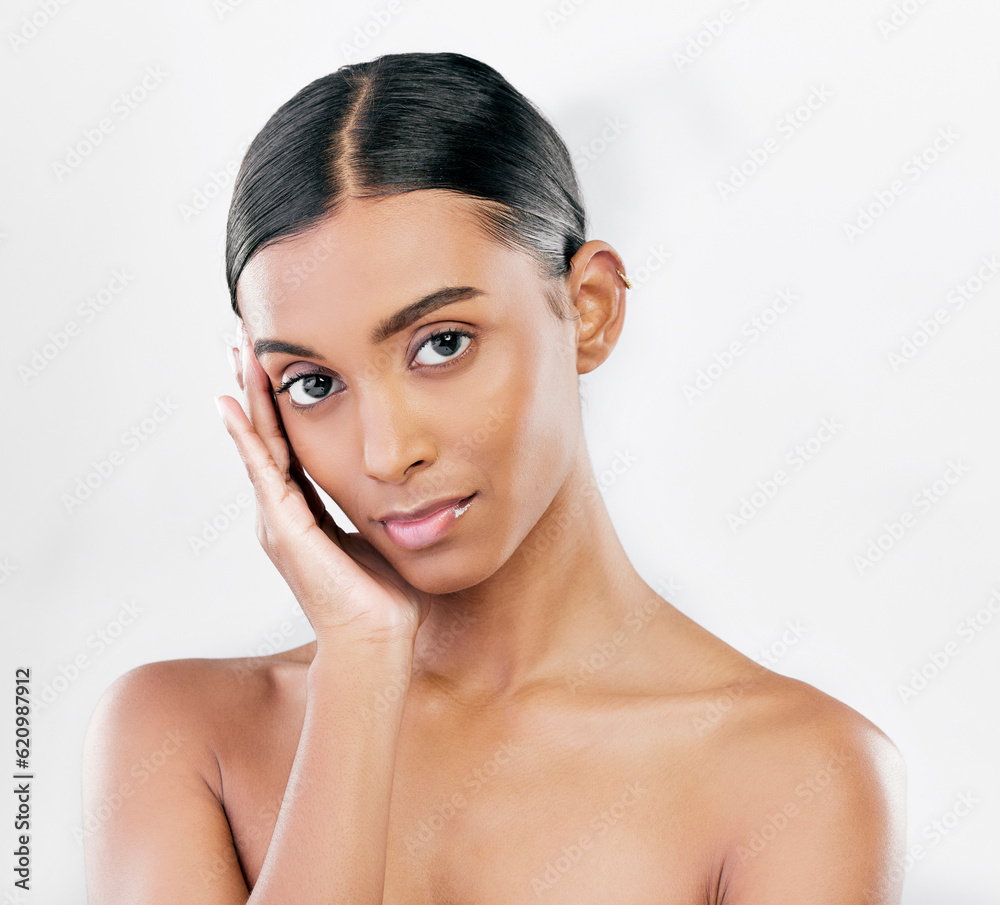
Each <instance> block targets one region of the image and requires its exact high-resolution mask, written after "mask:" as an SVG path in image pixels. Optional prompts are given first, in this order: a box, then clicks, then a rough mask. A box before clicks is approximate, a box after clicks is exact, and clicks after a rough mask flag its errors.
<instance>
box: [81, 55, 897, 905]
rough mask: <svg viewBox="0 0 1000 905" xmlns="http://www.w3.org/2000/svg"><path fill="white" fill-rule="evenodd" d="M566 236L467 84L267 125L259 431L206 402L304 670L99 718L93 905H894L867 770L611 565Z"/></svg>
mask: <svg viewBox="0 0 1000 905" xmlns="http://www.w3.org/2000/svg"><path fill="white" fill-rule="evenodd" d="M585 233H586V221H585V214H584V209H583V205H582V202H581V195H580V190H579V186H578V184H577V181H576V177H575V174H574V172H573V167H572V164H571V162H570V157H569V154H568V153H567V150H566V148H565V146H564V145H563V143H562V141H561V140H560V139H559V137H558V136H557V134H556V133H555V131H554V130H553V128H552V126H551V125H550V124H549V123H548V122H547V120H546V119H545V118H544V117H543V116H542V115H541V114H540V113H539V112H538V111H537V109H536V108H535V107H534V106H532V105H531V104H530V102H528V101H527V100H526V99H525V98H524V97H522V96H521V95H520V94H519V93H518V92H517V91H515V90H514V89H513V88H512V87H511V86H510V85H509V84H508V83H507V82H506V81H505V80H504V79H503V78H502V77H501V76H500V75H499V74H498V73H496V72H495V71H494V70H492V69H491V68H490V67H488V66H486V65H484V64H482V63H479V62H477V61H475V60H472V59H470V58H468V57H465V56H462V55H459V54H450V53H441V54H423V53H413V54H393V55H387V56H383V57H380V58H378V59H376V60H374V61H372V62H369V63H363V64H358V65H354V66H346V67H343V68H342V69H340V70H338V71H337V72H336V73H334V74H332V75H330V76H327V77H325V78H321V79H319V80H317V81H316V82H313V83H312V84H311V85H309V86H307V87H306V88H305V89H303V90H302V91H300V92H299V93H298V94H297V95H296V96H295V97H293V98H292V99H291V100H290V101H288V102H287V103H286V104H285V105H284V106H282V107H281V109H279V110H278V112H277V113H276V114H275V115H274V116H273V117H272V118H271V120H270V121H269V122H268V123H267V124H266V125H265V127H264V128H263V130H262V131H261V133H260V134H259V135H258V136H257V138H256V139H255V140H254V142H253V144H252V145H251V147H250V149H249V150H248V152H247V156H246V159H245V160H244V163H243V167H242V169H241V172H240V174H239V177H238V180H237V183H236V186H235V189H234V197H233V201H232V207H231V210H230V219H229V229H228V243H227V276H228V280H229V287H230V292H231V297H232V304H233V308H234V310H235V311H236V313H237V315H238V317H239V318H240V326H241V346H240V348H239V349H236V350H232V362H233V364H234V367H235V370H236V374H237V380H238V382H239V385H240V387H241V388H242V389H243V391H244V393H245V395H246V400H247V406H248V409H249V419H248V418H247V416H246V415H245V414H244V413H243V409H242V408H241V407H240V405H239V404H238V403H237V401H236V400H235V399H233V398H232V397H228V396H223V397H221V398H219V399H217V403H218V405H219V410H220V413H221V415H222V418H223V421H224V422H225V426H226V428H227V430H228V432H229V433H230V435H231V436H232V438H233V440H234V441H235V443H236V446H237V449H238V450H239V453H240V456H241V457H242V459H243V462H244V464H245V465H246V468H247V472H248V474H249V476H250V480H251V481H252V483H253V486H254V490H255V492H256V497H257V526H258V527H257V532H258V537H259V539H260V542H261V543H262V545H263V546H264V549H265V550H266V551H267V553H268V555H269V556H270V558H271V560H272V561H273V562H274V564H275V566H276V567H277V568H278V569H279V571H280V572H281V574H282V576H283V577H284V578H285V580H286V581H287V583H288V585H289V587H290V588H291V590H292V591H293V592H294V594H295V596H296V599H297V600H298V601H299V603H300V605H301V606H302V609H303V611H304V612H305V614H306V616H307V617H308V618H309V621H310V623H311V624H312V627H313V629H314V630H315V634H316V640H315V641H314V642H312V643H310V644H307V645H304V646H302V647H299V648H296V649H294V650H290V651H286V652H283V653H280V654H276V655H274V656H272V657H264V658H261V659H259V660H254V661H249V660H245V659H231V660H177V661H169V662H161V663H153V664H148V665H146V666H143V667H140V668H138V669H135V670H132V671H131V672H129V673H127V674H126V675H125V676H123V677H122V678H121V679H119V680H118V681H117V682H116V683H115V684H114V685H113V686H112V687H111V689H110V690H109V691H108V692H107V693H106V695H105V696H104V698H103V699H102V702H101V704H100V705H99V707H98V709H97V711H96V713H95V715H94V718H93V720H92V724H91V729H90V732H89V734H88V742H87V754H86V763H85V810H86V811H87V812H88V813H102V814H103V815H105V819H103V820H102V821H101V826H100V828H99V829H98V830H96V831H94V832H91V833H90V834H89V835H88V837H87V839H86V845H87V848H86V857H87V870H88V883H89V890H90V903H91V905H107V903H126V902H128V903H134V902H140V901H141V902H143V903H146V905H154V903H161V902H162V903H167V902H171V903H173V902H179V901H183V902H188V903H195V902H205V903H217V905H223V903H234V905H235V903H243V902H251V903H255V905H257V903H260V905H264V903H268V905H270V903H277V902H282V903H285V902H288V903H313V902H316V903H319V902H323V903H339V902H343V903H352V905H355V903H361V902H371V903H378V902H385V903H393V905H395V903H400V905H402V903H416V902H427V903H445V902H449V903H469V905H473V903H474V905H488V903H493V902H496V903H504V905H512V903H516V902H533V901H538V900H542V901H549V902H574V903H579V902H607V901H616V902H626V903H631V902H635V903H638V902H650V903H652V902H662V903H691V905H694V903H726V905H734V903H741V905H774V903H778V902H786V901H793V900H794V901H796V902H798V903H802V905H819V903H824V905H826V903H830V905H832V903H838V905H842V903H847V902H850V903H862V902H865V903H894V902H898V901H899V894H900V890H899V880H898V877H899V871H898V870H894V868H895V867H896V863H897V862H898V861H899V859H900V857H901V854H902V846H903V830H902V825H903V824H902V819H903V818H902V815H903V772H902V765H901V760H900V757H899V754H898V752H897V751H896V749H895V747H894V746H893V745H892V743H891V742H890V741H889V740H888V739H887V738H886V737H885V735H883V734H882V733H881V732H880V731H879V730H878V729H877V728H876V727H875V726H873V725H872V724H871V723H870V722H868V721H867V720H866V719H864V718H863V717H862V716H860V715H859V714H858V713H856V712H855V711H853V710H851V709H850V708H849V707H847V706H845V705H844V704H842V703H840V702H838V701H836V700H834V699H832V698H830V697H829V696H827V695H825V694H823V693H821V692H819V691H817V690H816V689H814V688H812V687H810V686H808V685H806V684H804V683H802V682H799V681H796V680H793V679H789V678H785V677H782V676H779V675H777V674H775V673H772V672H770V671H769V670H767V669H765V668H763V667H761V666H759V665H758V664H756V663H755V662H753V661H752V660H750V659H748V658H747V657H745V656H743V655H742V654H741V653H739V652H738V651H736V650H734V649H733V648H731V647H729V646H728V645H727V644H725V643H724V642H722V641H721V640H720V639H718V638H716V637H715V636H713V635H711V634H710V633H709V632H707V631H705V630H704V629H702V628H700V627H699V626H697V625H696V624H694V623H693V622H692V621H691V620H690V619H688V618H687V617H686V616H684V615H683V614H682V613H680V612H679V611H678V610H676V609H675V608H674V607H673V606H671V605H670V603H669V602H667V601H666V600H664V599H663V598H662V597H660V596H659V595H658V594H656V593H655V592H654V591H653V590H652V589H651V588H650V587H649V586H648V585H647V584H646V583H645V582H644V581H643V580H642V579H641V578H640V576H639V575H638V574H637V572H636V570H635V569H634V568H633V567H632V565H631V563H630V562H629V559H628V556H627V555H626V553H625V551H624V549H623V548H622V545H621V543H620V542H619V540H618V537H617V535H616V533H615V531H614V528H613V526H612V523H611V520H610V518H609V516H608V513H607V510H606V508H605V506H604V503H603V500H602V498H601V495H600V492H599V491H598V489H597V485H596V482H595V479H594V475H593V471H592V468H591V464H590V461H589V458H588V454H587V448H586V443H585V440H584V433H583V428H582V422H581V413H580V401H579V395H578V376H579V374H582V373H586V372H589V371H591V370H593V369H594V368H596V367H597V366H598V365H600V364H601V362H602V361H604V359H605V358H607V356H608V355H609V354H610V353H611V350H612V349H613V348H614V345H615V343H616V341H617V339H618V337H619V335H620V333H621V330H622V325H623V321H624V315H625V291H626V289H627V287H628V280H627V278H626V277H625V276H624V271H625V267H624V264H623V263H622V261H621V259H620V257H619V256H618V254H617V253H616V252H615V250H614V248H612V246H610V245H609V244H608V243H606V242H602V241H598V240H593V239H591V240H586V239H585ZM313 481H314V482H315V483H316V484H317V485H319V486H320V487H322V488H323V489H324V490H325V491H326V492H327V493H328V494H329V495H330V497H331V498H332V499H334V500H335V501H336V502H337V504H338V505H339V506H340V507H341V509H342V510H343V511H344V513H345V514H346V515H347V516H348V517H349V518H350V520H351V522H352V523H353V524H354V525H355V526H356V527H357V529H358V531H357V533H351V534H348V533H346V532H344V531H343V530H342V529H341V528H339V527H338V526H337V525H336V524H335V523H334V521H333V519H332V518H331V516H330V515H329V513H327V512H326V511H325V510H324V507H323V504H322V502H321V500H320V498H319V496H318V494H317V492H316V490H315V488H314V486H313V484H312V482H313ZM596 651H600V652H601V653H602V654H604V656H603V657H602V658H600V660H599V662H600V663H601V668H593V667H589V668H588V665H587V664H588V663H591V662H595V661H594V659H593V657H592V655H593V654H594V653H595V652H596ZM168 746H169V747H168ZM156 753H159V754H160V756H159V757H155V756H154V755H155V754H156ZM137 764H140V765H141V764H146V766H144V767H140V768H139V771H138V772H139V776H136V765H137ZM125 786H128V789H125V788H124V787H125ZM102 808H103V810H101V809H102Z"/></svg>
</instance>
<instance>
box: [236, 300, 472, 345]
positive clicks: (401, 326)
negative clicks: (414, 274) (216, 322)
mask: <svg viewBox="0 0 1000 905" xmlns="http://www.w3.org/2000/svg"><path fill="white" fill-rule="evenodd" d="M484 294H485V293H484V292H483V290H482V289H477V288H476V287H475V286H446V287H444V288H443V289H438V290H437V291H436V292H432V293H431V294H430V295H425V296H424V297H423V298H422V299H417V301H415V302H413V303H411V304H409V305H407V306H406V307H405V308H401V309H400V310H399V311H397V312H396V313H395V314H390V315H389V316H388V317H386V318H383V319H382V320H381V321H379V323H378V325H377V326H376V327H375V328H374V329H373V330H372V331H371V333H370V334H369V341H370V342H371V343H372V345H376V346H377V345H378V344H379V343H382V342H385V341H386V340H387V339H388V338H389V337H390V336H395V335H396V334H397V333H399V332H401V331H402V330H405V329H406V328H407V327H409V326H410V325H411V324H414V323H416V322H417V321H418V320H420V318H422V317H423V316H424V315H425V314H430V313H431V312H432V311H436V310H437V309H438V308H443V307H444V306H445V305H454V304H455V303H456V302H464V301H466V300H467V299H472V298H476V297H477V296H480V295H484ZM253 351H254V354H255V355H256V356H257V357H258V358H260V357H262V356H264V355H267V354H268V353H269V352H286V353H287V354H289V355H301V356H303V357H304V358H318V359H319V360H320V361H326V359H325V358H324V357H323V356H322V355H320V354H319V353H318V352H316V351H314V350H313V349H309V348H307V347H306V346H299V345H296V344H295V343H286V342H283V341H282V340H280V339H258V340H257V341H256V342H255V343H254V344H253Z"/></svg>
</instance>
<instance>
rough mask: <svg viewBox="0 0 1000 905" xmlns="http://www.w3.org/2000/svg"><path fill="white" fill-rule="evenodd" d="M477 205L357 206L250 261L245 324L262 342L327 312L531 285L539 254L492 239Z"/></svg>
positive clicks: (439, 197)
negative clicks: (294, 322)
mask: <svg viewBox="0 0 1000 905" xmlns="http://www.w3.org/2000/svg"><path fill="white" fill-rule="evenodd" d="M474 204H475V199H472V198H470V197H469V196H467V195H462V194H459V193H456V192H447V191H439V190H428V189H424V190H420V191H414V192H407V193H404V194H401V195H391V196H388V197H385V198H377V199H375V198H364V199H358V198H352V199H349V200H347V201H345V202H344V203H343V204H342V205H341V206H340V207H338V208H337V210H336V211H335V213H334V214H333V215H332V216H330V217H328V218H326V219H325V220H322V221H320V223H319V224H317V225H316V226H314V227H312V228H310V229H309V230H307V231H306V232H303V233H300V234H298V235H296V236H291V237H289V238H286V239H282V240H279V241H278V242H276V243H274V244H273V245H269V246H267V247H265V248H263V249H261V250H260V251H258V252H257V253H256V254H255V255H254V256H253V257H252V258H251V259H250V261H249V262H248V263H247V265H246V267H245V268H244V270H243V273H242V274H241V275H240V279H239V284H238V289H237V300H238V302H239V306H240V312H241V314H242V316H243V319H244V320H245V321H246V323H247V326H248V328H249V329H250V330H251V332H252V333H254V334H257V335H260V334H261V333H262V332H273V331H274V330H275V329H277V328H278V327H279V326H282V325H283V326H287V325H288V324H289V322H290V320H291V319H297V318H309V317H310V315H313V316H315V315H316V314H318V313H319V312H320V311H321V310H322V311H325V312H329V313H333V312H334V311H335V312H336V314H337V315H338V316H339V317H340V318H344V317H348V316H351V315H352V314H353V315H358V314H359V312H361V311H366V312H369V313H370V317H372V318H374V317H378V316H380V315H382V314H384V313H387V312H390V311H394V310H396V309H397V308H399V307H400V306H402V305H405V304H408V303H409V302H411V301H413V299H414V298H417V297H420V296H422V295H424V294H427V293H430V292H433V291H435V290H437V289H440V288H441V287H442V286H465V285H473V286H480V287H482V288H484V289H486V290H487V291H489V286H491V285H493V286H496V285H498V284H500V283H502V282H506V281H509V280H510V279H511V278H517V277H521V278H529V277H530V276H531V274H532V273H533V261H532V260H531V258H530V256H528V255H527V254H526V253H525V252H523V251H522V250H520V249H511V248H509V247H508V246H506V245H503V244H501V243H500V242H498V241H496V240H495V239H493V238H492V237H490V236H489V235H487V233H486V232H485V231H484V230H483V228H482V226H481V221H480V220H479V218H478V216H477V214H476V211H475V207H474Z"/></svg>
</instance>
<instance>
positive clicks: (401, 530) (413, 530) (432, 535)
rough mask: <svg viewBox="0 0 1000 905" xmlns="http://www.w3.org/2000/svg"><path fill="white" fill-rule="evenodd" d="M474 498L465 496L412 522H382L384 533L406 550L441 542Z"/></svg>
mask: <svg viewBox="0 0 1000 905" xmlns="http://www.w3.org/2000/svg"><path fill="white" fill-rule="evenodd" d="M474 496H475V494H472V496H467V497H466V498H465V499H464V500H460V501H459V502H457V503H454V504H453V505H451V506H446V507H445V508H444V509H438V511H437V512H432V513H431V514H430V515H428V516H426V517H425V518H422V519H417V520H415V521H412V522H395V521H385V522H382V524H383V525H384V526H385V533H386V534H388V535H389V537H390V538H392V540H393V541H394V542H395V543H396V544H398V545H399V546H400V547H404V548H405V549H407V550H417V549H419V548H420V547H426V546H427V545H428V544H433V543H434V542H435V541H439V540H441V538H442V537H444V536H445V535H446V534H447V533H448V532H449V531H451V529H452V526H453V525H454V524H455V522H456V521H458V518H459V517H460V516H461V515H462V513H463V512H465V510H466V509H468V508H469V504H470V503H471V502H472V498H473V497H474Z"/></svg>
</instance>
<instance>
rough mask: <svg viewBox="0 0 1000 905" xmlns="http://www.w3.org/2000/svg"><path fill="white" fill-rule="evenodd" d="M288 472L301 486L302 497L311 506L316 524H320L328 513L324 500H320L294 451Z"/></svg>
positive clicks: (310, 509)
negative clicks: (324, 514) (325, 513)
mask: <svg viewBox="0 0 1000 905" xmlns="http://www.w3.org/2000/svg"><path fill="white" fill-rule="evenodd" d="M288 472H289V474H290V475H291V476H292V478H293V479H294V480H295V483H296V484H298V485H299V489H300V490H301V491H302V495H303V496H304V497H305V498H306V503H307V504H308V505H309V511H310V512H311V513H312V514H313V518H314V519H316V524H317V525H318V524H320V522H321V521H322V518H323V513H324V512H326V506H325V505H324V503H323V500H322V499H320V495H319V494H318V493H317V492H316V488H315V487H314V486H313V483H312V481H310V480H309V478H308V477H306V473H305V470H304V469H303V468H302V464H301V463H300V462H299V460H298V457H297V456H296V455H295V453H294V451H293V452H292V454H291V459H290V464H289V466H288Z"/></svg>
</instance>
